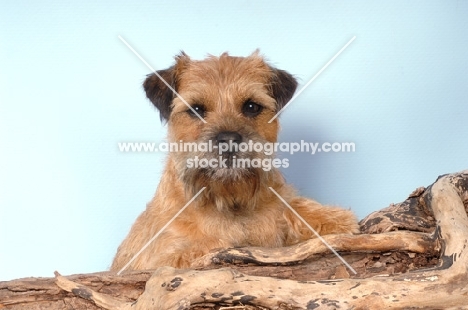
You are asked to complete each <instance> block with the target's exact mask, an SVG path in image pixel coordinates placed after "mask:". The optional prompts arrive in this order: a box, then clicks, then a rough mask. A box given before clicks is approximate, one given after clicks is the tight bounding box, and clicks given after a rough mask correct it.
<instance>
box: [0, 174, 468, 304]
mask: <svg viewBox="0 0 468 310" xmlns="http://www.w3.org/2000/svg"><path fill="white" fill-rule="evenodd" d="M467 209H468V170H467V171H463V172H460V173H455V174H449V175H444V176H441V177H439V178H438V180H437V181H436V182H435V183H434V184H432V185H431V186H429V187H427V188H418V189H417V190H416V191H414V192H413V193H412V194H411V195H410V196H409V198H408V199H407V200H405V201H404V202H402V203H399V204H392V205H390V206H389V207H387V208H385V209H383V210H381V211H377V212H374V213H372V214H370V215H369V216H367V217H366V218H365V219H363V220H362V221H361V223H360V225H361V232H362V234H360V235H355V236H348V235H329V236H324V239H325V240H326V241H327V243H328V244H330V245H331V246H332V247H333V248H334V249H335V250H336V251H338V252H339V253H340V255H342V257H343V258H344V259H345V260H346V262H347V263H348V264H349V265H350V266H351V268H352V269H350V268H348V267H346V266H345V265H343V263H342V262H341V261H340V260H339V259H338V258H337V257H336V256H334V255H333V254H331V252H330V250H329V249H328V248H327V247H326V246H324V244H323V243H322V242H321V241H320V240H317V239H312V240H309V241H307V242H304V243H301V244H298V245H295V246H291V247H287V248H280V249H266V248H238V249H227V250H221V251H218V252H215V253H211V254H209V255H207V256H205V257H203V258H202V259H200V260H199V261H197V262H196V264H194V266H193V268H192V269H187V270H177V269H173V268H167V267H165V268H159V269H158V270H156V271H138V272H137V271H133V272H132V271H131V272H126V273H123V274H122V275H120V276H118V275H116V274H115V273H110V272H102V273H95V274H85V275H74V276H68V277H63V276H61V275H59V274H58V273H56V277H55V278H45V279H44V278H28V279H19V280H14V281H9V282H0V309H2V310H3V309H5V310H6V309H33V310H34V309H199V310H201V309H390V308H391V309H468V287H467V284H468V270H467V269H468V248H467V244H468V216H467ZM353 270H354V271H355V272H356V274H354V272H353Z"/></svg>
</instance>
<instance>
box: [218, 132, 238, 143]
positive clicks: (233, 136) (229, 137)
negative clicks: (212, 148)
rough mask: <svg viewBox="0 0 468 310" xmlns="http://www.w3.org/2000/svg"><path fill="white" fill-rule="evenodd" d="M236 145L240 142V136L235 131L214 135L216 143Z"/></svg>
mask: <svg viewBox="0 0 468 310" xmlns="http://www.w3.org/2000/svg"><path fill="white" fill-rule="evenodd" d="M231 141H232V143H236V144H239V143H241V142H242V136H241V135H240V134H238V133H237V132H235V131H221V132H220V133H218V134H217V135H216V143H218V144H220V143H229V142H231Z"/></svg>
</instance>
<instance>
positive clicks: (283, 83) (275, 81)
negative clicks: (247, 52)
mask: <svg viewBox="0 0 468 310" xmlns="http://www.w3.org/2000/svg"><path fill="white" fill-rule="evenodd" d="M271 70H272V72H273V75H272V78H271V83H270V91H271V94H272V96H273V98H275V100H276V105H277V109H278V111H279V110H281V109H282V108H283V107H284V106H285V105H286V104H287V103H288V102H289V100H290V99H291V98H292V96H293V95H294V92H295V91H296V88H297V81H296V79H295V78H294V77H293V76H292V75H291V74H289V73H288V72H286V71H284V70H279V69H275V68H271Z"/></svg>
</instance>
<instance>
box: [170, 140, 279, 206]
mask: <svg viewBox="0 0 468 310" xmlns="http://www.w3.org/2000/svg"><path fill="white" fill-rule="evenodd" d="M207 141H209V140H207V139H202V140H201V142H202V143H208V142H207ZM255 141H256V142H260V143H266V141H263V139H258V138H257V139H256V140H255ZM172 156H174V159H175V161H174V162H175V164H176V170H177V173H178V175H179V178H180V179H181V181H182V182H183V183H184V186H185V191H186V196H187V197H193V195H195V194H196V193H197V192H198V191H199V190H200V189H202V188H203V187H205V190H204V191H203V193H202V194H201V195H200V197H201V199H203V200H204V203H203V204H204V205H212V204H214V205H215V206H216V208H217V209H218V210H219V211H220V212H225V211H230V212H231V213H233V214H241V213H245V212H247V211H249V210H252V209H254V208H255V205H257V203H258V201H257V199H256V197H258V196H259V195H258V193H259V191H260V190H261V187H262V185H265V184H268V183H269V182H268V180H270V179H272V178H273V175H274V174H275V173H276V168H274V167H272V166H271V165H270V166H269V165H265V163H270V164H271V160H272V159H273V158H274V155H273V154H268V155H267V154H265V152H255V151H246V152H242V151H238V152H231V153H229V152H224V153H222V154H219V151H218V149H216V148H214V149H213V150H212V151H211V152H210V151H203V152H200V151H196V152H177V153H176V154H172ZM195 159H198V166H195ZM202 160H203V163H204V165H203V167H201V165H200V163H201V161H202ZM209 162H211V163H213V164H215V165H213V166H210V165H208V166H206V163H209ZM220 162H222V164H221V163H220ZM263 190H265V189H263ZM197 200H198V198H197Z"/></svg>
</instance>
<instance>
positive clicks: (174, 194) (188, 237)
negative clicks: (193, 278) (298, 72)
mask: <svg viewBox="0 0 468 310" xmlns="http://www.w3.org/2000/svg"><path fill="white" fill-rule="evenodd" d="M175 60H176V62H175V64H174V65H173V66H172V67H170V68H168V69H166V70H160V71H158V74H159V75H160V76H161V77H162V78H163V79H164V80H165V81H166V82H167V84H166V83H164V82H163V81H162V80H161V79H160V78H159V77H158V76H157V75H155V74H154V73H153V74H150V75H148V77H147V78H146V80H145V82H144V84H143V86H144V90H145V92H146V96H147V97H148V99H149V100H150V101H151V102H152V103H153V104H154V105H155V106H156V108H157V109H158V110H159V112H160V116H161V119H162V120H164V121H167V124H168V141H169V142H176V143H179V142H182V141H183V142H184V143H185V142H190V143H193V142H195V143H211V144H212V145H215V146H219V145H221V144H222V143H226V144H229V145H230V146H233V145H239V144H241V143H247V142H249V141H253V142H255V143H262V144H265V143H275V142H276V141H277V137H278V130H279V123H278V119H277V118H275V119H274V120H273V121H272V122H269V120H271V119H272V118H273V117H274V116H275V115H276V113H278V111H279V110H280V109H281V108H282V107H283V106H284V105H285V104H286V103H287V102H288V101H289V100H290V99H291V98H292V96H293V94H294V92H295V90H296V87H297V82H296V80H295V78H294V77H293V76H292V75H291V74H289V73H288V72H286V71H283V70H279V69H276V68H274V67H272V66H271V65H269V64H268V63H267V62H266V61H265V60H264V58H263V57H262V56H261V55H260V54H259V53H258V51H256V52H254V53H253V54H252V55H250V56H248V57H233V56H230V55H229V54H228V53H224V54H222V55H221V56H219V57H215V56H208V57H207V58H206V59H205V60H201V61H196V60H192V59H191V58H190V57H189V56H187V55H186V54H185V53H183V52H182V53H181V54H179V55H178V56H176V57H175ZM168 85H170V86H171V87H172V88H173V89H174V90H175V91H176V92H177V93H178V94H179V95H180V97H179V96H177V95H176V94H175V93H174V92H173V91H172V90H171V89H170V87H168ZM184 100H185V103H184V102H183V101H184ZM186 103H188V104H189V105H190V107H191V108H189V107H188V106H187V105H186ZM195 112H196V113H195ZM197 114H198V115H197ZM199 116H200V117H201V118H203V119H204V120H205V122H203V121H202V120H201V119H200V118H199ZM250 143H251V142H250ZM273 156H274V155H266V154H265V153H264V152H263V153H262V152H255V151H253V150H247V151H245V152H240V151H239V150H231V149H230V150H229V151H226V152H223V153H222V155H219V152H218V151H217V150H213V151H207V150H191V151H187V152H181V151H180V150H179V151H178V152H170V153H169V156H168V158H167V163H166V166H165V170H164V172H163V175H162V179H161V181H160V184H159V186H158V188H157V191H156V194H155V196H154V198H153V199H152V200H151V201H150V202H149V203H148V205H147V208H146V210H145V211H144V212H143V213H142V214H141V215H140V216H139V217H138V218H137V220H136V222H135V223H134V225H133V227H132V228H131V230H130V233H129V234H128V236H127V237H126V238H125V240H124V241H123V242H122V244H121V245H120V247H119V248H118V250H117V254H116V256H115V258H114V261H113V263H112V266H111V270H114V271H117V270H120V269H121V268H122V267H123V266H124V265H125V264H127V263H128V262H129V261H130V260H131V259H132V257H133V256H134V255H135V254H136V253H137V252H138V251H140V249H142V247H143V246H144V245H145V244H146V243H147V242H148V241H149V240H150V239H151V238H152V237H153V236H154V235H155V234H156V233H157V232H158V231H159V230H160V229H161V228H162V227H163V226H164V225H165V224H166V223H168V221H169V220H170V219H171V218H172V217H173V216H174V215H175V214H176V213H177V212H178V211H180V210H181V208H182V207H183V206H184V205H186V203H187V202H188V201H189V200H190V199H191V198H192V197H193V196H194V195H195V194H196V193H198V192H199V191H200V189H202V188H203V187H205V189H204V190H203V191H202V192H201V194H200V195H199V196H198V197H197V198H196V199H195V200H194V201H193V202H191V204H190V205H189V206H188V207H187V209H185V210H184V211H183V212H182V213H181V214H180V215H179V216H178V217H177V218H176V219H175V220H174V221H173V222H172V223H171V224H170V225H169V226H168V227H167V228H166V229H165V230H164V231H163V232H162V233H161V234H160V235H159V236H158V238H156V240H154V241H153V242H152V243H150V244H149V246H148V247H147V248H146V249H145V250H144V251H143V252H142V253H141V255H139V256H138V257H137V258H136V259H135V260H134V261H133V262H132V263H131V264H130V265H129V269H155V268H157V267H160V266H172V267H176V268H186V267H190V265H191V263H193V262H194V261H195V260H196V259H197V258H200V257H201V256H203V255H205V254H207V253H209V252H210V250H213V249H219V248H229V247H243V246H259V247H281V246H288V245H293V244H296V243H298V242H301V241H304V240H306V239H309V238H312V237H315V236H314V234H313V232H311V231H310V230H309V229H308V228H307V227H306V225H304V224H303V223H302V222H301V221H300V220H299V218H297V217H296V215H294V214H293V212H291V210H290V209H289V208H288V207H287V206H286V205H285V204H284V203H283V202H282V201H281V200H280V199H279V198H278V197H277V196H276V195H275V194H274V193H273V192H272V191H271V190H270V189H269V187H271V188H273V189H274V190H275V191H276V192H277V193H278V194H279V195H280V196H281V197H282V198H283V199H284V200H285V201H286V202H287V203H288V204H289V205H290V206H291V207H292V208H294V209H295V210H296V211H297V212H298V213H299V214H300V215H301V216H302V217H303V218H304V219H305V220H306V221H307V222H308V223H309V225H311V226H312V227H313V228H314V229H315V230H316V231H317V232H318V233H319V234H321V235H325V234H337V233H350V234H352V233H358V225H357V219H356V217H355V215H354V214H353V213H352V212H351V211H350V210H344V209H341V208H338V207H330V206H323V205H321V204H319V203H317V202H315V201H314V200H311V199H308V198H304V197H300V196H298V195H297V194H296V192H295V190H294V189H293V187H292V186H291V185H289V184H287V183H286V182H285V179H284V178H283V176H282V175H281V173H280V171H279V170H278V169H277V168H276V167H272V168H271V169H264V167H263V168H262V167H259V166H258V165H256V166H254V165H251V166H248V165H245V166H236V165H235V160H236V159H243V160H251V161H253V160H255V159H257V160H261V161H263V160H265V159H267V160H272V159H273ZM193 158H200V159H207V160H218V159H220V160H221V159H222V160H224V161H225V163H224V165H219V166H206V165H205V166H204V167H193V166H191V165H188V164H187V163H188V162H190V160H192V159H193ZM277 160H279V159H277Z"/></svg>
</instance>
